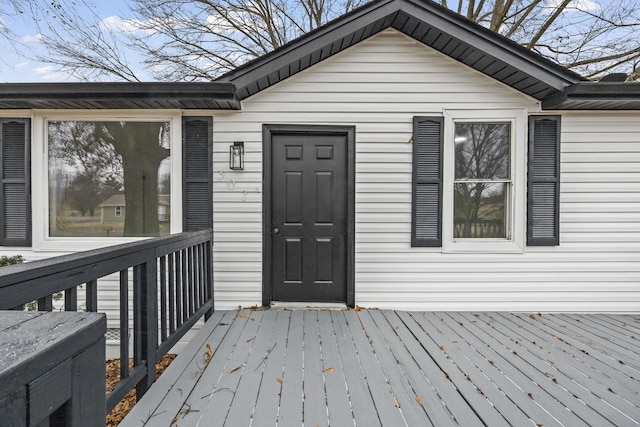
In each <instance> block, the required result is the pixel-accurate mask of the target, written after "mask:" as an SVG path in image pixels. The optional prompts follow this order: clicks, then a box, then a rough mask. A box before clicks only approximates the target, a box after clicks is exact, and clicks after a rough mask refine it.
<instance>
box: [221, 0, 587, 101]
mask: <svg viewBox="0 0 640 427" xmlns="http://www.w3.org/2000/svg"><path fill="white" fill-rule="evenodd" d="M387 28H395V29H396V30H398V31H400V32H402V33H404V34H406V35H407V36H409V37H412V38H414V39H415V40H417V41H419V42H421V43H424V44H425V45H427V46H430V47H432V48H434V49H436V50H438V51H440V52H442V53H443V54H445V55H447V56H449V57H451V58H453V59H455V60H457V61H459V62H461V63H463V64H466V65H468V66H470V67H472V68H474V69H476V70H478V71H480V72H482V73H484V74H486V75H487V76H489V77H492V78H494V79H496V80H498V81H500V82H502V83H504V84H506V85H508V86H511V87H513V88H514V89H517V90H518V91H520V92H522V93H524V94H527V95H529V96H532V97H533V98H536V99H538V100H541V101H542V100H545V99H547V98H549V97H552V96H558V95H560V94H562V93H564V91H565V90H566V89H567V88H568V87H570V86H572V85H575V84H577V83H579V82H581V81H583V80H585V79H584V78H583V77H581V76H580V75H578V74H576V73H574V72H572V71H570V70H568V69H566V68H564V67H562V66H560V65H558V64H556V63H554V62H552V61H550V60H548V59H546V58H544V57H542V56H540V55H538V54H536V53H534V52H532V51H530V50H529V49H526V48H524V47H523V46H521V45H519V44H517V43H515V42H513V41H512V40H509V39H508V38H506V37H503V36H501V35H500V34H497V33H494V32H493V31H490V30H488V29H487V28H484V27H482V26H481V25H478V24H477V23H475V22H473V21H470V20H469V19H467V18H465V17H463V16H461V15H459V14H457V13H455V12H453V11H451V10H449V9H447V8H445V7H443V6H440V5H438V4H437V3H435V2H433V1H431V0H374V1H372V2H371V3H367V4H366V5H364V6H362V7H360V8H358V9H356V10H353V11H351V12H349V13H347V14H345V15H343V16H341V17H339V18H337V19H335V20H333V21H331V22H329V23H328V24H326V25H324V26H322V27H320V28H317V29H316V30H314V31H311V32H309V33H307V34H305V35H303V36H302V37H300V38H298V39H296V40H294V41H292V42H290V43H288V44H286V45H284V46H282V47H280V48H278V49H276V50H274V51H273V52H271V53H268V54H266V55H264V56H262V57H260V58H257V59H255V60H253V61H251V62H249V63H247V64H245V65H242V66H240V67H238V68H237V69H235V70H233V71H231V72H229V73H227V74H225V75H223V76H221V77H220V78H219V79H217V81H219V82H231V83H233V84H234V85H235V86H236V88H237V90H238V96H239V97H240V99H245V98H247V97H249V96H251V95H253V94H255V93H257V92H259V91H261V90H263V89H266V88H267V87H269V86H272V85H274V84H276V83H278V82H280V81H282V80H284V79H286V78H288V77H290V76H292V75H294V74H296V73H298V72H300V71H303V70H305V69H306V68H309V67H311V66H312V65H315V64H317V63H318V62H320V61H322V60H324V59H326V58H328V57H330V56H332V55H335V54H336V53H339V52H341V51H343V50H345V49H347V48H348V47H350V46H353V45H354V44H356V43H358V42H360V41H362V40H364V39H366V38H368V37H370V36H372V35H375V34H377V33H378V32H380V31H382V30H384V29H387Z"/></svg>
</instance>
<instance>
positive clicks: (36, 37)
mask: <svg viewBox="0 0 640 427" xmlns="http://www.w3.org/2000/svg"><path fill="white" fill-rule="evenodd" d="M22 41H23V42H25V43H40V42H41V41H42V34H40V33H38V34H27V35H26V36H23V37H22Z"/></svg>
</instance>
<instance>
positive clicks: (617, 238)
mask: <svg viewBox="0 0 640 427" xmlns="http://www.w3.org/2000/svg"><path fill="white" fill-rule="evenodd" d="M469 109H471V110H483V111H497V110H501V109H523V110H525V112H526V113H534V114H535V113H541V112H540V110H539V105H538V103H537V102H534V100H532V99H531V98H528V97H526V96H523V95H521V94H519V93H517V92H515V91H513V90H511V89H509V88H507V87H505V86H503V85H501V84H498V83H496V82H494V81H493V80H491V79H489V78H487V77H485V76H483V75H480V74H478V73H477V72H475V71H473V70H471V69H469V68H467V67H465V66H463V65H460V64H458V63H457V62H455V61H453V60H451V59H449V58H447V57H445V56H443V55H441V54H439V53H437V52H435V51H433V50H431V49H430V48H427V47H425V46H423V45H420V44H418V43H417V42H415V41H414V40H411V39H409V38H407V37H405V36H403V35H401V34H399V33H397V32H395V31H394V30H387V31H385V32H383V33H381V34H379V35H377V36H375V37H373V38H371V39H368V40H367V41H364V42H362V43H360V44H358V45H356V46H354V47H352V48H351V49H349V50H347V51H345V52H343V53H341V54H338V55H336V56H334V57H332V58H330V59H328V60H325V61H323V62H322V63H320V64H318V65H316V66H315V67H312V68H310V69H308V70H306V71H304V72H302V73H300V74H298V75H296V76H294V77H292V78H290V79H288V80H286V81H284V82H282V83H280V84H278V85H276V86H273V87H271V88H269V89H266V90H264V91H262V92H260V93H258V94H256V95H254V96H253V97H251V98H249V99H247V100H245V101H244V102H243V110H242V111H239V112H221V113H216V114H215V117H214V235H215V246H214V257H215V267H214V270H215V273H214V274H215V280H216V306H217V307H218V308H233V307H237V306H238V305H243V306H247V305H254V304H260V301H261V292H262V252H261V251H262V203H261V200H262V195H261V193H260V190H261V187H262V179H263V177H262V165H261V161H262V124H275V123H283V124H310V125H311V124H330V125H353V126H355V127H356V254H355V289H356V291H355V292H356V304H358V305H360V306H364V307H379V308H396V309H423V310H536V311H554V310H557V311H589V310H603V311H636V312H637V311H638V310H640V289H638V286H637V283H638V282H639V281H640V264H639V263H638V262H637V260H638V259H639V258H640V257H639V255H640V222H639V221H638V219H637V218H638V212H639V211H640V185H638V184H640V167H639V166H638V165H639V164H640V162H639V160H640V157H639V156H640V137H639V135H640V118H638V116H637V114H633V113H629V114H627V113H615V114H611V113H606V112H602V113H589V114H587V113H570V114H565V113H562V115H563V118H562V165H561V171H562V175H561V179H562V183H561V197H560V199H561V207H560V212H561V225H560V227H561V235H560V241H561V244H560V246H559V247H526V248H524V251H523V253H490V252H477V253H443V251H442V250H441V249H440V248H412V247H411V246H410V225H411V171H412V146H411V144H409V143H408V141H409V140H410V138H411V136H412V118H413V116H416V115H442V114H443V110H469ZM544 114H549V112H544ZM233 141H245V150H246V164H245V170H244V171H242V172H230V171H229V170H228V167H227V163H228V147H229V145H230V144H231V143H232V142H233ZM519 143H520V144H521V146H524V144H525V143H526V141H519ZM519 173H524V171H520V172H519Z"/></svg>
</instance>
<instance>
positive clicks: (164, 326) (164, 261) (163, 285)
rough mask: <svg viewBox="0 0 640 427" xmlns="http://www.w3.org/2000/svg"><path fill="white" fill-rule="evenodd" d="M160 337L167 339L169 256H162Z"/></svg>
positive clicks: (163, 339)
mask: <svg viewBox="0 0 640 427" xmlns="http://www.w3.org/2000/svg"><path fill="white" fill-rule="evenodd" d="M160 337H161V339H162V341H165V340H166V339H167V257H166V256H162V257H160Z"/></svg>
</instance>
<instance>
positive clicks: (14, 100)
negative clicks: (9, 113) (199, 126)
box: [0, 82, 241, 110]
mask: <svg viewBox="0 0 640 427" xmlns="http://www.w3.org/2000/svg"><path fill="white" fill-rule="evenodd" d="M34 108H36V109H48V108H55V109H175V108H177V109H185V110H189V109H232V110H234V109H235V110H239V109H240V108H241V102H240V99H239V98H238V96H237V93H236V90H235V86H234V85H233V84H232V83H228V82H177V83H173V82H97V83H6V84H0V109H34Z"/></svg>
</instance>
